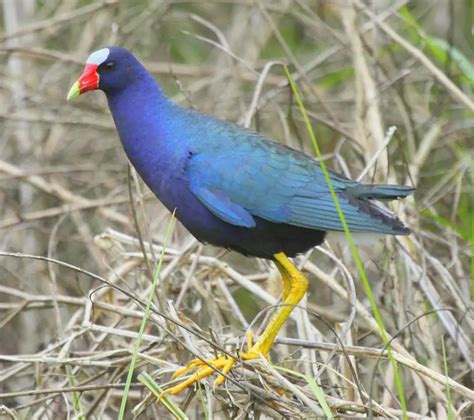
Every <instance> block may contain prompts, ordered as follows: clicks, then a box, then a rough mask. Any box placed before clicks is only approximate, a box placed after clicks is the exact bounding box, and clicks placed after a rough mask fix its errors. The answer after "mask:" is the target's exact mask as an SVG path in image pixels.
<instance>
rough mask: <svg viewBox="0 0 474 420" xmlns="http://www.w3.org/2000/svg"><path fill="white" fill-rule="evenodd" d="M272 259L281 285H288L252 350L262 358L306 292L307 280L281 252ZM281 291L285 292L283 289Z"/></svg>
mask: <svg viewBox="0 0 474 420" xmlns="http://www.w3.org/2000/svg"><path fill="white" fill-rule="evenodd" d="M273 257H274V258H275V263H276V266H277V267H278V269H279V270H280V273H281V276H282V278H283V279H284V280H283V284H285V281H287V282H288V283H289V291H288V292H287V296H286V298H285V299H284V300H283V301H282V303H281V306H280V307H279V308H278V309H277V311H276V313H275V314H274V315H273V316H272V318H271V319H270V322H269V324H268V326H267V328H265V331H264V332H263V334H262V335H261V336H260V338H259V339H258V341H257V342H256V343H255V346H253V348H252V352H257V353H260V354H263V355H264V356H266V355H267V354H268V353H269V352H270V348H271V346H272V344H273V342H274V341H275V338H276V337H277V335H278V331H280V328H281V327H282V325H283V324H284V323H285V322H286V320H287V319H288V317H289V316H290V314H291V312H293V309H294V308H295V305H298V303H299V302H300V300H301V299H302V298H303V296H304V295H305V294H306V291H307V290H308V279H307V278H306V277H305V276H304V275H303V273H301V272H300V271H299V270H298V269H297V268H296V267H295V266H294V265H293V264H292V263H291V261H290V260H289V259H288V257H287V256H286V255H285V254H284V253H283V252H280V253H279V254H275V255H274V256H273ZM283 290H284V291H285V289H283Z"/></svg>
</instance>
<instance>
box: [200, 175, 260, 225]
mask: <svg viewBox="0 0 474 420" xmlns="http://www.w3.org/2000/svg"><path fill="white" fill-rule="evenodd" d="M191 191H192V192H193V193H194V195H195V196H196V197H197V198H198V199H199V201H201V202H202V203H203V204H204V205H205V206H206V207H207V208H208V209H209V210H210V211H211V213H212V214H214V215H215V216H217V217H219V218H220V219H222V220H223V221H224V222H227V223H230V224H231V225H235V226H243V227H247V228H252V227H255V219H254V218H253V217H252V215H251V214H250V213H249V212H248V211H247V210H245V209H244V208H243V207H241V206H239V205H238V204H235V203H233V202H232V201H231V200H230V198H229V196H228V195H227V194H226V193H225V192H224V191H222V190H219V189H215V188H213V189H209V188H206V187H203V186H199V185H196V183H194V184H192V185H191Z"/></svg>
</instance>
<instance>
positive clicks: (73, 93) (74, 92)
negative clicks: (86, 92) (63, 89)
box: [66, 82, 81, 101]
mask: <svg viewBox="0 0 474 420" xmlns="http://www.w3.org/2000/svg"><path fill="white" fill-rule="evenodd" d="M80 94H81V91H80V90H79V83H77V82H76V83H74V84H73V85H72V86H71V89H69V93H68V94H67V98H66V100H68V101H70V100H71V99H74V98H77V97H78V96H79V95H80Z"/></svg>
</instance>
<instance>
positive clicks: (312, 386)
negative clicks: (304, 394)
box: [274, 366, 334, 420]
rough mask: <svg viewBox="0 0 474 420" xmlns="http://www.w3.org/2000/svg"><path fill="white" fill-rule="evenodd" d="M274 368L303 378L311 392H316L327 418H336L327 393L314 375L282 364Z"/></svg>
mask: <svg viewBox="0 0 474 420" xmlns="http://www.w3.org/2000/svg"><path fill="white" fill-rule="evenodd" d="M274 368H275V369H277V370H281V371H283V372H287V373H289V374H291V375H294V376H298V377H300V378H303V379H304V380H305V381H306V382H307V383H308V386H309V388H310V389H311V392H312V393H313V394H314V396H315V398H316V399H317V400H318V403H319V405H320V406H321V408H322V410H323V412H324V415H325V416H326V418H327V419H329V420H331V419H333V418H334V417H333V415H332V411H331V409H330V408H329V404H328V402H327V401H326V395H324V391H323V389H322V388H321V387H320V386H319V385H318V383H317V382H316V381H315V380H314V378H313V377H312V376H309V375H305V374H303V373H299V372H295V371H294V370H291V369H288V368H284V367H281V366H274Z"/></svg>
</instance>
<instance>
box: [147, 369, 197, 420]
mask: <svg viewBox="0 0 474 420" xmlns="http://www.w3.org/2000/svg"><path fill="white" fill-rule="evenodd" d="M138 381H139V382H141V383H142V384H143V385H145V387H147V388H148V390H149V391H150V392H151V393H152V394H153V395H155V397H156V398H157V399H158V401H159V402H160V403H161V404H162V405H163V407H165V408H166V409H167V410H168V411H169V412H170V414H172V415H173V416H174V417H175V418H176V419H179V420H187V419H188V416H186V414H185V413H184V412H183V411H182V410H181V409H180V408H179V407H178V406H177V405H175V404H174V403H173V401H171V400H170V399H169V398H168V397H167V396H166V392H165V391H163V390H162V389H161V388H160V386H159V385H158V384H157V383H156V382H155V381H154V380H153V378H152V377H151V376H150V375H149V374H148V373H147V372H142V373H140V375H138Z"/></svg>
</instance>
